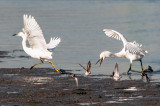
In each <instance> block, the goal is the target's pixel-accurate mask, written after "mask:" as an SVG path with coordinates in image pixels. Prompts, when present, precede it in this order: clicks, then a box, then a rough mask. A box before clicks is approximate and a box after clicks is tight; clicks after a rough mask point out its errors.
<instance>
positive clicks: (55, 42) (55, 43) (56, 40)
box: [47, 37, 61, 50]
mask: <svg viewBox="0 0 160 106" xmlns="http://www.w3.org/2000/svg"><path fill="white" fill-rule="evenodd" d="M60 42H61V38H58V37H57V38H55V37H54V38H51V39H50V42H49V43H48V44H47V49H48V50H53V49H54V48H55V47H57V46H58V44H59V43H60Z"/></svg>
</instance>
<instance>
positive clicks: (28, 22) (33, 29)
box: [13, 15, 61, 72]
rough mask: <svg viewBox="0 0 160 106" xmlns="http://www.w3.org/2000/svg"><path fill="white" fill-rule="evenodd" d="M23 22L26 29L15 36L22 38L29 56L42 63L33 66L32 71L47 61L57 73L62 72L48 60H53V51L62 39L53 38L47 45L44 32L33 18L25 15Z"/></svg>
mask: <svg viewBox="0 0 160 106" xmlns="http://www.w3.org/2000/svg"><path fill="white" fill-rule="evenodd" d="M23 22H24V28H23V29H22V32H19V33H18V34H14V35H13V36H20V37H22V46H23V49H24V51H25V52H26V53H27V54H28V55H29V56H31V57H33V58H37V59H40V60H41V63H39V64H35V65H33V66H32V67H31V68H30V69H32V68H33V67H35V66H36V65H40V64H44V61H47V62H49V63H50V64H51V65H52V66H53V67H54V68H55V70H56V71H57V72H60V69H57V68H56V67H55V66H54V64H53V62H51V61H49V60H47V59H52V50H53V49H54V48H55V47H56V46H58V44H59V43H60V42H61V39H60V38H51V40H50V42H49V43H48V44H46V41H45V39H44V37H43V33H42V30H41V28H40V26H39V25H38V23H37V22H36V20H35V19H34V17H33V16H31V15H29V16H28V15H24V16H23ZM27 40H28V42H29V45H30V47H27V45H26V42H27Z"/></svg>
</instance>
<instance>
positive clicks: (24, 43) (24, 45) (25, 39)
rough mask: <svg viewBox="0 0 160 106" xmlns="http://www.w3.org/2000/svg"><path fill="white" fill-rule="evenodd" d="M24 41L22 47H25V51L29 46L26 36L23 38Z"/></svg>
mask: <svg viewBox="0 0 160 106" xmlns="http://www.w3.org/2000/svg"><path fill="white" fill-rule="evenodd" d="M22 39H23V40H22V46H23V49H24V50H25V49H27V48H28V47H27V45H26V41H27V38H26V37H25V36H23V37H22Z"/></svg>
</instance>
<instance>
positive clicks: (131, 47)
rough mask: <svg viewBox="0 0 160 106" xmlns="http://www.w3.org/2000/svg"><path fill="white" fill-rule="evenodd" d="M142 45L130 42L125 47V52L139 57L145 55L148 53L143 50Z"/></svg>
mask: <svg viewBox="0 0 160 106" xmlns="http://www.w3.org/2000/svg"><path fill="white" fill-rule="evenodd" d="M141 47H142V45H140V44H138V43H137V42H135V41H134V42H128V43H127V44H126V46H125V51H127V52H129V53H131V54H137V55H145V54H146V53H148V52H147V51H145V50H143V49H142V48H141Z"/></svg>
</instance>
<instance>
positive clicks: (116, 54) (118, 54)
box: [111, 52, 124, 58]
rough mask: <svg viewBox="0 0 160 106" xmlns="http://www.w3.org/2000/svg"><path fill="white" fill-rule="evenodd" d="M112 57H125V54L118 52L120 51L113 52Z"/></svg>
mask: <svg viewBox="0 0 160 106" xmlns="http://www.w3.org/2000/svg"><path fill="white" fill-rule="evenodd" d="M111 57H113V58H116V57H118V58H123V57H124V54H123V52H118V53H114V54H113V53H112V55H111Z"/></svg>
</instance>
